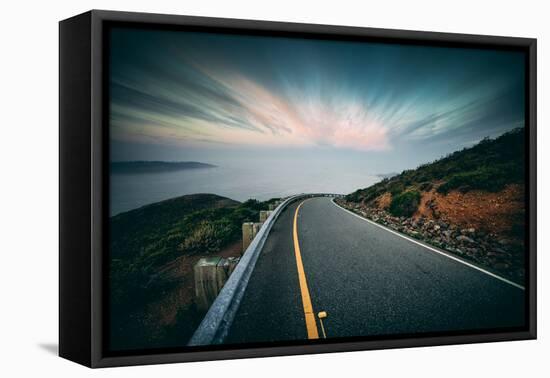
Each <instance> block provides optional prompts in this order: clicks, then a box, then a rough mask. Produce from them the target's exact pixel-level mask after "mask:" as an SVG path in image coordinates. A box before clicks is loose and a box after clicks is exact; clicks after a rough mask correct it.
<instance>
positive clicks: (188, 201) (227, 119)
mask: <svg viewBox="0 0 550 378" xmlns="http://www.w3.org/2000/svg"><path fill="white" fill-rule="evenodd" d="M535 63H536V40H534V39H526V38H512V37H494V36H479V35H461V34H442V33H431V32H413V31H400V30H382V29H369V28H352V27H339V26H324V25H306V24H291V23H276V22H263V21H261V22H260V21H245V20H230V19H214V18H201V17H186V16H171V15H157V14H141V13H124V12H110V11H90V12H87V13H85V14H82V15H79V16H75V17H73V18H70V19H67V20H64V21H61V22H60V66H59V69H60V277H59V280H60V281H59V282H60V286H59V287H60V333H59V340H60V341H59V342H60V355H61V356H62V357H65V358H68V359H70V360H73V361H76V362H78V363H81V364H84V365H87V366H90V367H106V366H117V365H135V364H152V363H165V362H180V361H198V360H213V359H228V358H241V357H258V356H274V355H286V354H305V353H320V352H335V351H351V350H366V349H379V348H395V347H411V346H425V345H444V344H454V343H473V342H488V341H504V340H521V339H532V338H535V337H536V311H535V309H536V307H535V306H536V285H535V282H536V277H535V274H536V245H535V241H536V238H535V234H536V225H535V219H536V177H535V173H536V162H535V156H536V151H535V147H536V144H535V140H536V129H535V122H536V118H535V115H536V98H535V93H536V76H535V75H536V67H535Z"/></svg>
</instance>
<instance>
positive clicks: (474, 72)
mask: <svg viewBox="0 0 550 378" xmlns="http://www.w3.org/2000/svg"><path fill="white" fill-rule="evenodd" d="M524 69H525V67H524V60H523V55H522V54H521V53H519V52H513V51H496V50H495V51H493V50H481V49H457V48H453V49H451V48H444V47H429V46H413V45H398V44H379V43H365V42H351V41H329V40H313V39H290V38H281V37H257V36H245V35H222V34H213V33H195V32H182V31H154V30H145V29H144V30H139V29H129V28H115V29H113V30H112V34H111V51H110V100H111V103H110V138H111V160H170V161H181V160H195V161H205V162H211V163H215V164H216V163H217V164H220V162H223V161H228V160H231V159H237V160H238V159H241V160H242V161H246V160H249V159H260V160H261V159H301V160H304V159H306V160H307V159H311V160H312V161H318V162H320V163H322V162H323V161H328V160H330V161H332V162H334V161H342V162H346V161H354V162H357V161H361V162H365V164H366V165H369V166H370V167H371V170H372V171H373V172H375V173H386V172H398V171H400V170H402V169H408V168H414V167H415V166H417V165H419V164H422V163H425V162H428V161H432V160H434V159H437V158H439V157H441V156H444V155H445V154H447V153H450V152H453V151H455V150H458V149H461V148H464V147H468V146H471V145H473V144H475V143H476V142H478V141H479V140H481V139H483V138H485V137H496V136H498V135H500V134H502V133H504V132H506V131H508V130H510V129H513V128H516V127H522V126H524Z"/></svg>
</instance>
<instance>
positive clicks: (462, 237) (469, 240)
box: [456, 235, 475, 244]
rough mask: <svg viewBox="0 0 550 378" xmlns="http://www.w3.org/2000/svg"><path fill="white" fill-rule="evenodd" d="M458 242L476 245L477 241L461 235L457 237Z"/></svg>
mask: <svg viewBox="0 0 550 378" xmlns="http://www.w3.org/2000/svg"><path fill="white" fill-rule="evenodd" d="M456 240H458V241H460V242H468V243H472V244H473V243H475V241H474V240H473V239H471V238H469V237H467V236H465V235H459V236H457V237H456Z"/></svg>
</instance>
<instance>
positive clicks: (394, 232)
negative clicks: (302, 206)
mask: <svg viewBox="0 0 550 378" xmlns="http://www.w3.org/2000/svg"><path fill="white" fill-rule="evenodd" d="M330 202H332V204H333V205H334V206H336V207H338V208H340V209H342V210H344V211H346V212H348V213H350V214H351V215H353V216H355V217H357V218H359V219H362V220H364V221H366V222H369V223H371V224H373V225H375V226H377V227H380V228H381V229H383V230H386V231H388V232H391V233H392V234H395V235H397V236H399V237H401V238H403V239H405V240H408V241H410V242H412V243H415V244H418V245H419V246H421V247H424V248H426V249H428V250H430V251H432V252H435V253H439V254H440V255H443V256H445V257H448V258H449V259H451V260H455V261H457V262H459V263H461V264H464V265H466V266H469V267H470V268H473V269H476V270H479V271H480V272H482V273H485V274H487V275H489V276H491V277H493V278H496V279H497V280H500V281H502V282H505V283H507V284H509V285H512V286H514V287H516V288H518V289H521V290H525V287H523V286H521V285H520V284H517V283H515V282H513V281H510V280H507V279H506V278H504V277H501V276H499V275H496V274H494V273H491V272H489V271H488V270H485V269H483V268H480V267H479V266H476V265H474V264H471V263H469V262H467V261H464V260H462V259H460V258H458V257H455V256H452V255H450V254H448V253H446V252H443V251H441V250H438V249H436V248H434V247H431V246H428V245H426V244H424V243H421V242H419V241H418V240H415V239H413V238H410V237H408V236H405V235H403V234H401V233H399V232H397V231H394V230H392V229H390V228H388V227H385V226H382V225H381V224H378V223H376V222H374V221H371V220H370V219H367V218H363V217H362V216H360V215H358V214H355V213H354V212H353V211H350V210H348V209H345V208H343V207H342V206H340V205H338V204H337V203H336V202H334V198H333V199H332V200H331V201H330Z"/></svg>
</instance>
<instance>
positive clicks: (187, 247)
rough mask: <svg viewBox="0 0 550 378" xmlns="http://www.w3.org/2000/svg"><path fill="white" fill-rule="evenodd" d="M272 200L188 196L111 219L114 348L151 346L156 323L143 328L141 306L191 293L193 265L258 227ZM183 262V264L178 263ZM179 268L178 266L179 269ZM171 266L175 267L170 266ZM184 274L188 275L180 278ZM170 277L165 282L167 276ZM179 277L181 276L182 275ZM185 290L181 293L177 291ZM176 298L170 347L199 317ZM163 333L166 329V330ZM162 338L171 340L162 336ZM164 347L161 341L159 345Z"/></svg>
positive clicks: (179, 339) (163, 341)
mask: <svg viewBox="0 0 550 378" xmlns="http://www.w3.org/2000/svg"><path fill="white" fill-rule="evenodd" d="M272 201H275V199H273V200H270V201H266V202H259V201H256V200H248V201H246V202H243V203H239V202H237V201H234V200H231V199H228V198H224V197H220V196H217V195H214V194H193V195H186V196H182V197H178V198H173V199H170V200H166V201H162V202H158V203H155V204H151V205H148V206H144V207H141V208H139V209H135V210H132V211H128V212H125V213H122V214H119V215H116V216H114V217H111V218H110V235H109V240H110V241H109V246H110V248H109V251H110V269H109V274H110V280H109V284H110V290H109V293H110V295H111V298H110V303H111V319H112V322H113V324H112V325H113V327H112V329H113V332H112V334H111V337H112V339H113V341H114V343H115V345H130V344H131V345H152V344H154V341H152V340H151V339H147V338H148V337H149V338H150V337H152V336H151V334H153V333H154V331H155V327H156V328H158V327H159V325H158V324H155V322H151V323H152V324H148V323H147V316H146V315H137V314H142V313H143V311H144V309H145V308H146V306H148V305H149V304H150V303H154V302H155V301H158V300H159V298H165V297H167V295H169V293H174V292H176V291H177V290H180V291H179V292H180V293H187V294H185V295H186V296H189V295H191V294H189V291H190V290H191V291H192V290H193V277H192V273H191V272H192V265H190V264H192V262H193V261H195V260H197V259H198V258H199V257H202V256H206V255H208V254H216V253H218V252H220V251H222V250H224V248H227V247H228V246H230V245H235V243H238V242H239V241H240V240H241V237H242V223H243V222H251V221H254V222H257V221H258V213H259V210H267V209H268V205H269V204H270V203H271V202H272ZM181 259H183V260H181ZM182 264H183V265H182ZM174 265H175V266H174ZM181 269H185V270H186V272H188V273H181V272H182V270H181ZM168 270H170V271H172V272H174V271H179V272H180V273H177V274H175V277H174V274H172V273H171V275H172V276H171V277H170V278H167V273H166V272H167V271H168ZM182 274H183V275H182ZM182 285H185V287H186V289H185V290H186V291H181V290H183V289H182ZM179 295H180V294H178V295H175V299H174V301H176V302H178V301H181V302H182V303H186V304H185V305H183V304H181V303H180V304H179V305H178V303H173V304H170V306H172V307H179V310H178V314H179V315H178V318H181V319H185V322H179V321H176V322H175V323H178V324H176V326H177V327H179V328H178V330H177V332H178V335H177V337H174V340H175V342H180V343H181V342H182V340H185V336H186V335H187V336H189V332H192V331H193V330H194V327H195V326H196V325H197V324H195V323H196V322H197V321H200V318H201V316H202V314H198V313H196V309H194V306H192V305H190V304H191V303H192V301H193V298H192V297H191V298H180V299H178V296H179ZM165 329H169V328H168V327H165ZM165 337H168V338H169V337H171V336H170V335H165ZM162 343H164V344H166V343H169V341H167V339H166V338H165V339H163V340H162V342H159V344H162Z"/></svg>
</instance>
